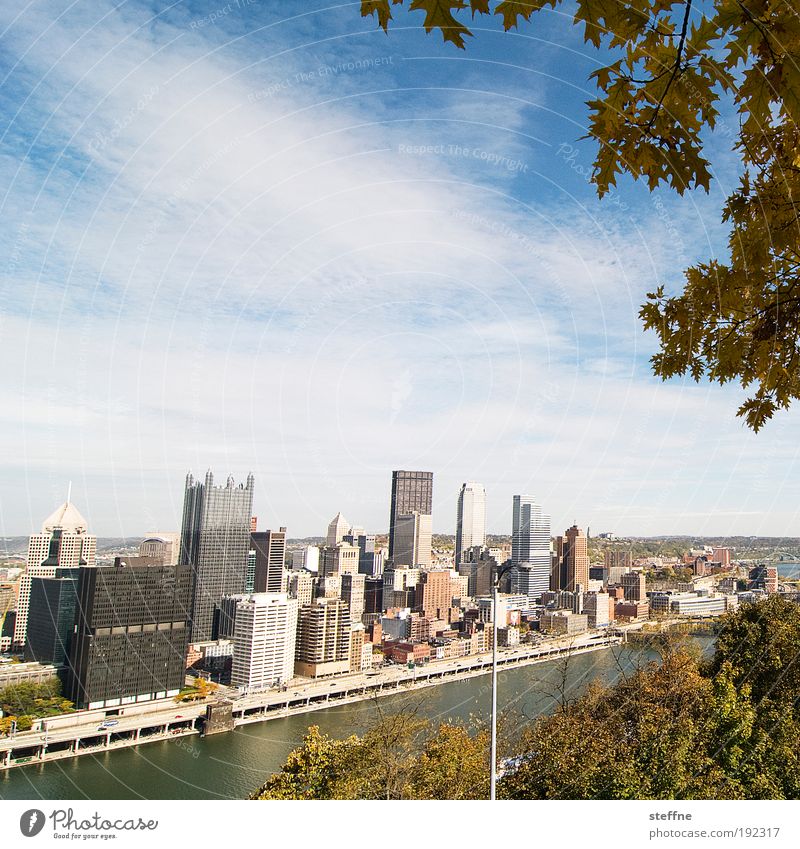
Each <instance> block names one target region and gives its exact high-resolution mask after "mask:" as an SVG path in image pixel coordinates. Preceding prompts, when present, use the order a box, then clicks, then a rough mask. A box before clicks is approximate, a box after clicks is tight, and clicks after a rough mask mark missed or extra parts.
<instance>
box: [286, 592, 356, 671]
mask: <svg viewBox="0 0 800 849" xmlns="http://www.w3.org/2000/svg"><path fill="white" fill-rule="evenodd" d="M350 623H351V619H350V610H349V608H348V607H347V604H346V602H344V601H342V600H341V599H339V598H318V599H317V600H316V601H315V602H314V603H313V604H309V605H307V606H304V607H301V608H300V617H299V620H298V626H297V647H296V649H295V673H296V674H297V675H304V676H307V677H309V678H316V677H318V676H320V675H332V674H335V673H338V672H347V671H349V669H350Z"/></svg>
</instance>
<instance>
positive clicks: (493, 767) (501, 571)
mask: <svg viewBox="0 0 800 849" xmlns="http://www.w3.org/2000/svg"><path fill="white" fill-rule="evenodd" d="M510 569H511V565H507V566H505V567H503V568H498V570H497V574H496V575H495V578H494V581H492V731H491V733H492V738H491V739H492V742H491V753H490V755H489V761H490V763H489V769H490V773H489V799H490V800H491V801H494V800H495V799H496V798H497V594H498V592H499V590H500V580H501V578H502V577H503V575H505V574H506V572H508V571H509V570H510Z"/></svg>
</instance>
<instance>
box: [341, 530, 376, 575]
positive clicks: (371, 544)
mask: <svg viewBox="0 0 800 849" xmlns="http://www.w3.org/2000/svg"><path fill="white" fill-rule="evenodd" d="M357 530H358V529H357V528H351V529H350V533H348V534H346V535H345V537H344V542H347V543H350V545H354V546H356V547H357V548H358V571H359V572H360V573H361V574H362V575H368V576H370V577H372V578H377V577H379V576H380V575H381V574H382V573H383V552H382V550H381V549H378V550H377V551H376V550H375V534H367V533H363V532H362V533H356V531H357Z"/></svg>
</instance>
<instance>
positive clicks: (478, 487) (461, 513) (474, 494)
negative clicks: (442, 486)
mask: <svg viewBox="0 0 800 849" xmlns="http://www.w3.org/2000/svg"><path fill="white" fill-rule="evenodd" d="M473 545H479V546H481V547H483V546H484V545H486V490H485V489H484V488H483V484H480V483H476V482H475V481H467V482H466V483H465V484H462V486H461V491H460V492H459V493H458V509H457V511H456V552H455V554H456V566H458V565H459V564H460V563H461V561H462V560H463V557H464V552H465V551H468V550H469V549H470V548H472V546H473Z"/></svg>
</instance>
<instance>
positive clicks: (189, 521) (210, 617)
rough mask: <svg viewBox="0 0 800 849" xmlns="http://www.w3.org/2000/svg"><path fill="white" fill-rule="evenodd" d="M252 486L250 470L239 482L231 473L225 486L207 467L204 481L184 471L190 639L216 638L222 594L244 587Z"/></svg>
mask: <svg viewBox="0 0 800 849" xmlns="http://www.w3.org/2000/svg"><path fill="white" fill-rule="evenodd" d="M253 488H254V481H253V475H252V474H250V475H248V476H247V484H246V485H242V484H239V485H238V486H236V484H235V483H234V481H233V477H231V476H229V477H228V480H227V482H226V484H225V486H224V487H223V486H214V475H213V474H212V473H211V471H208V472H207V473H206V477H205V481H204V482H203V483H200V482H199V481H195V479H194V477H193V476H192V475H191V473H190V474H188V475H187V476H186V493H185V496H184V502H183V526H182V529H181V561H180V562H181V563H187V564H189V565H190V566H191V567H192V575H193V581H192V603H191V621H192V633H191V639H192V641H193V642H203V641H205V640H213V639H216V630H217V619H218V615H219V614H218V611H219V604H220V602H221V600H222V597H223V596H225V595H234V594H236V593H242V592H244V589H245V584H246V580H247V554H248V551H249V550H250V516H251V514H252V512H253Z"/></svg>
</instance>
